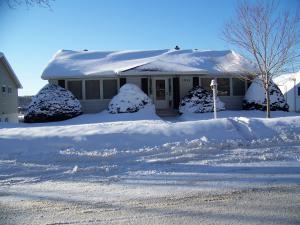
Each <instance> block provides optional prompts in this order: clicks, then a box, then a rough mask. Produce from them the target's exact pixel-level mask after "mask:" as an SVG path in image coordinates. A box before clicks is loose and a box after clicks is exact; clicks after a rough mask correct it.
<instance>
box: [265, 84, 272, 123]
mask: <svg viewBox="0 0 300 225" xmlns="http://www.w3.org/2000/svg"><path fill="white" fill-rule="evenodd" d="M265 95H266V118H271V107H270V105H271V104H270V103H271V102H270V85H269V82H268V81H267V82H266V84H265Z"/></svg>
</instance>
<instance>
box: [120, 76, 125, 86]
mask: <svg viewBox="0 0 300 225" xmlns="http://www.w3.org/2000/svg"><path fill="white" fill-rule="evenodd" d="M124 84H126V78H125V77H121V78H120V87H122V86H123V85H124Z"/></svg>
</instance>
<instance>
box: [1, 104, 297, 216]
mask: <svg viewBox="0 0 300 225" xmlns="http://www.w3.org/2000/svg"><path fill="white" fill-rule="evenodd" d="M271 115H272V116H273V118H272V119H265V118H264V116H265V113H264V112H260V111H222V112H218V117H219V118H218V119H216V120H213V119H211V118H212V117H213V114H212V113H203V114H184V115H182V116H180V117H176V118H164V119H161V118H159V117H158V116H156V115H154V114H153V113H152V110H150V109H148V108H144V109H142V110H140V111H139V112H138V113H132V114H130V113H129V114H128V113H126V114H125V113H123V114H109V113H107V112H102V113H99V114H91V115H87V114H86V115H81V116H79V117H76V118H73V119H71V120H67V121H62V122H53V123H40V124H22V123H21V124H4V123H2V124H0V148H1V150H0V206H1V202H2V204H3V203H4V202H6V203H7V204H9V202H15V201H18V200H20V199H22V200H24V199H27V200H28V199H31V200H32V199H40V198H42V199H48V200H49V199H52V200H53V199H63V200H67V201H75V202H82V201H88V202H90V203H95V204H96V203H97V202H109V201H124V202H125V201H129V200H131V199H137V198H159V197H166V196H173V197H174V196H180V195H182V194H183V193H190V194H191V195H192V194H193V193H196V192H198V191H200V190H201V191H204V192H206V191H207V192H210V191H212V190H219V191H225V190H232V189H237V188H238V189H244V188H246V189H249V188H257V187H265V186H277V185H285V186H290V185H291V186H294V185H296V186H297V185H299V184H300V114H297V113H288V112H272V114H271ZM298 187H299V186H298ZM0 212H1V207H0Z"/></svg>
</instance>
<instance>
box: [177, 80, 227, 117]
mask: <svg viewBox="0 0 300 225" xmlns="http://www.w3.org/2000/svg"><path fill="white" fill-rule="evenodd" d="M220 110H225V104H224V103H223V102H222V101H221V100H220V99H219V98H218V97H217V111H220ZM213 111H214V100H213V94H212V92H211V91H208V90H206V89H203V88H202V87H199V86H197V87H194V88H193V89H192V90H190V91H189V92H188V94H187V95H186V96H185V97H184V98H183V99H182V100H181V103H180V106H179V112H180V113H185V112H193V113H204V112H213Z"/></svg>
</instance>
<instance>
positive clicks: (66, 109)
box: [24, 84, 82, 123]
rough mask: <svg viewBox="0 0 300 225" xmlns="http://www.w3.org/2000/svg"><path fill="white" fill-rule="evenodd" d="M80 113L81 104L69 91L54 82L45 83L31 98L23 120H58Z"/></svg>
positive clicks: (30, 121) (28, 121)
mask: <svg viewBox="0 0 300 225" xmlns="http://www.w3.org/2000/svg"><path fill="white" fill-rule="evenodd" d="M81 113H82V109H81V104H80V102H79V101H78V100H77V99H76V98H75V97H74V95H73V94H72V93H71V92H70V91H68V90H66V89H64V88H62V87H60V86H58V85H55V84H47V85H45V87H43V88H42V89H41V90H40V91H39V93H38V94H37V95H36V96H34V97H33V98H32V101H31V103H30V104H29V106H28V107H27V111H26V112H25V114H24V122H27V123H33V122H50V121H60V120H65V119H70V118H72V117H76V116H78V115H80V114H81Z"/></svg>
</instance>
